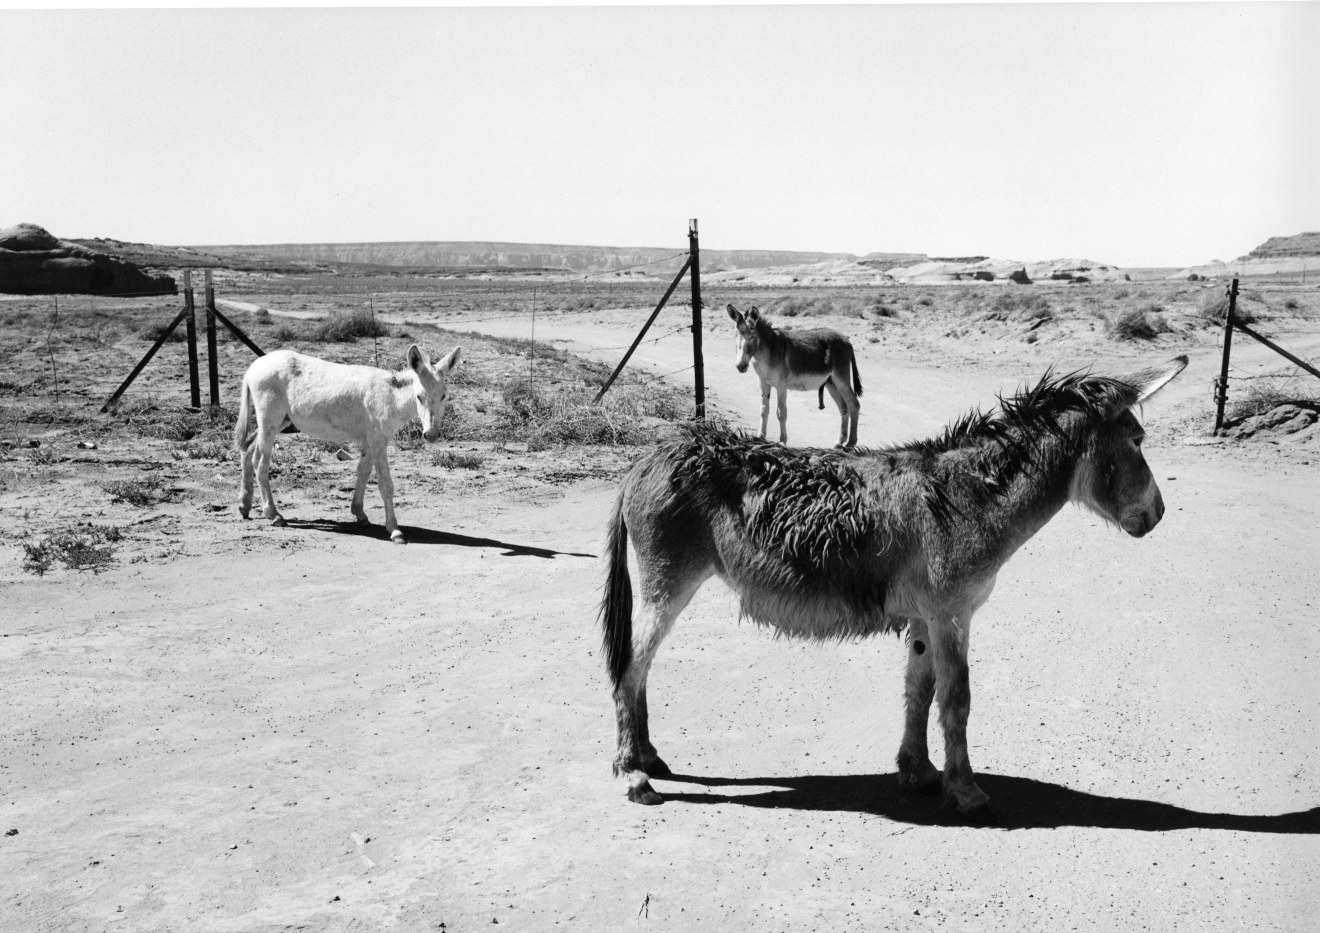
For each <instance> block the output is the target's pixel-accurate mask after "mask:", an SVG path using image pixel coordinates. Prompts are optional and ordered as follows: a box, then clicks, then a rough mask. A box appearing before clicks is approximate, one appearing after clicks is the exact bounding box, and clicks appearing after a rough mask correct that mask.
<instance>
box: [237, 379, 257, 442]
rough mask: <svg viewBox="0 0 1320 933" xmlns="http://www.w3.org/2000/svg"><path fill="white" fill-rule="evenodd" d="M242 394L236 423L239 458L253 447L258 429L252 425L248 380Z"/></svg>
mask: <svg viewBox="0 0 1320 933" xmlns="http://www.w3.org/2000/svg"><path fill="white" fill-rule="evenodd" d="M240 394H241V395H242V399H241V401H239V403H238V420H237V421H235V422H234V449H235V450H236V451H238V454H239V456H242V455H243V452H244V451H245V450H247V449H248V447H250V446H251V445H252V441H253V440H254V439H255V437H256V434H257V429H256V427H255V426H254V425H253V424H252V389H251V388H249V387H248V382H247V379H244V380H243V388H242V390H241V391H240Z"/></svg>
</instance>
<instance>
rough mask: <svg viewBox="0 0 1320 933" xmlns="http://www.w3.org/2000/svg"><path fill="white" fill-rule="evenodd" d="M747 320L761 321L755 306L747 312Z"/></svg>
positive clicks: (759, 313)
mask: <svg viewBox="0 0 1320 933" xmlns="http://www.w3.org/2000/svg"><path fill="white" fill-rule="evenodd" d="M747 320H749V321H759V320H761V312H760V311H759V310H758V309H757V307H756V306H755V305H753V306H752V310H750V311H748V312H747Z"/></svg>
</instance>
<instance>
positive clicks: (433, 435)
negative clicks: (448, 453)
mask: <svg viewBox="0 0 1320 933" xmlns="http://www.w3.org/2000/svg"><path fill="white" fill-rule="evenodd" d="M422 437H424V438H426V439H427V440H428V441H435V440H438V439H439V438H440V429H439V428H431V429H430V430H428V431H423V432H422Z"/></svg>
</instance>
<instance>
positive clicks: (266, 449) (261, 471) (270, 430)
mask: <svg viewBox="0 0 1320 933" xmlns="http://www.w3.org/2000/svg"><path fill="white" fill-rule="evenodd" d="M279 430H280V419H278V418H272V419H269V420H267V419H264V418H259V419H258V420H257V436H256V437H255V438H254V439H253V441H252V447H253V456H255V457H256V461H257V487H258V488H259V489H260V490H261V507H262V512H263V514H264V515H265V516H266V517H267V518H269V519H270V520H271V524H272V525H274V526H275V527H276V528H284V527H285V526H286V525H287V522H285V521H284V516H283V515H281V514H280V511H279V509H277V508H276V507H275V497H274V496H273V495H272V494H271V491H270V463H271V460H272V459H273V458H274V455H275V435H276V434H278V433H279Z"/></svg>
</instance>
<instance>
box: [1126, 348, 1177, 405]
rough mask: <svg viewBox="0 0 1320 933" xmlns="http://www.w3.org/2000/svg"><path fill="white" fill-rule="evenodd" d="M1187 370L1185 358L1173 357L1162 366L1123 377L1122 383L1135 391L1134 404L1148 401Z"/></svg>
mask: <svg viewBox="0 0 1320 933" xmlns="http://www.w3.org/2000/svg"><path fill="white" fill-rule="evenodd" d="M1186 368H1187V357H1186V356H1175V357H1174V358H1173V359H1171V360H1169V362H1167V363H1165V364H1164V365H1163V366H1154V367H1152V368H1150V369H1143V370H1141V371H1140V372H1135V373H1131V374H1130V375H1127V376H1124V377H1123V381H1124V382H1126V383H1128V384H1129V385H1131V386H1132V387H1133V388H1135V389H1136V390H1137V401H1136V404H1138V405H1140V404H1142V403H1143V402H1146V401H1149V400H1150V397H1151V396H1153V395H1154V394H1155V393H1156V392H1158V391H1160V389H1163V388H1164V387H1165V386H1166V385H1168V384H1169V383H1170V382H1173V380H1174V377H1175V376H1177V375H1178V374H1179V373H1180V372H1182V371H1183V370H1184V369H1186Z"/></svg>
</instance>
